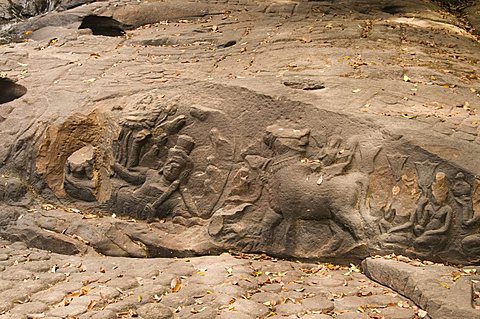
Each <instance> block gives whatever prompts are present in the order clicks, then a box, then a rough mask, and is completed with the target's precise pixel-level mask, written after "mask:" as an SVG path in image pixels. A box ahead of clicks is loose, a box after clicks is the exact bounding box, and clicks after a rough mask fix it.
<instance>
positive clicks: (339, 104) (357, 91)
mask: <svg viewBox="0 0 480 319" xmlns="http://www.w3.org/2000/svg"><path fill="white" fill-rule="evenodd" d="M8 32H9V34H10V35H11V36H14V37H16V38H19V39H21V40H23V41H24V42H22V43H11V44H8V45H4V46H1V47H0V51H1V56H0V66H1V70H0V71H1V73H2V76H5V77H8V78H9V79H11V80H12V81H13V82H15V85H18V86H20V85H21V86H22V87H24V88H26V90H27V91H26V93H25V92H24V93H25V94H24V95H21V96H18V98H16V99H13V100H10V101H9V102H7V103H4V104H1V107H0V140H1V141H2V143H1V144H0V158H1V170H2V173H3V176H4V177H2V178H5V179H8V180H9V182H10V183H12V185H14V187H13V188H12V189H13V190H15V191H13V192H11V191H10V190H8V191H6V192H5V193H4V195H3V198H4V202H5V203H4V204H2V215H1V221H2V222H1V225H0V233H1V234H2V236H4V237H7V238H9V239H11V240H21V241H24V242H27V243H28V244H29V245H32V246H35V247H38V248H44V249H50V250H52V251H56V252H59V253H70V254H76V253H79V252H83V253H90V252H92V250H94V251H96V252H100V253H103V254H106V255H112V256H132V257H145V256H151V257H152V256H190V255H200V254H206V253H213V252H219V251H225V250H229V249H232V250H236V251H244V252H265V253H269V254H272V255H276V256H286V257H299V258H312V259H324V260H327V259H332V260H335V261H351V260H360V259H363V258H365V257H367V256H369V255H373V254H377V253H382V254H384V253H390V252H395V253H401V254H404V255H409V256H418V257H422V258H428V259H431V260H437V261H449V262H457V263H475V262H479V261H480V250H479V247H480V245H479V243H480V233H479V228H478V227H479V223H480V180H479V179H478V176H480V160H479V158H478V156H477V155H476V154H477V153H478V152H479V151H480V137H479V135H478V134H479V129H478V124H479V123H480V116H479V115H478V114H477V112H478V109H479V107H480V104H479V93H478V90H479V84H480V80H479V78H478V77H479V73H478V70H479V68H478V64H479V58H480V53H479V52H480V50H479V43H478V41H477V40H478V39H477V38H476V36H475V35H473V34H471V33H469V32H468V31H467V30H466V29H465V28H464V24H463V23H461V22H460V21H459V20H458V19H457V18H456V17H455V16H453V15H451V14H449V13H447V12H445V11H442V10H441V9H440V7H438V6H436V5H435V4H434V3H432V2H429V1H423V2H419V1H408V0H398V1H395V3H394V4H392V2H391V1H376V2H372V1H249V0H243V1H240V0H238V1H234V0H231V1H161V2H160V1H159V2H156V1H153V2H131V1H115V0H112V1H107V2H96V3H91V4H87V5H83V6H78V7H75V8H72V9H69V10H65V11H56V12H51V13H48V14H46V15H42V16H37V17H33V18H31V19H29V20H27V21H25V22H22V23H18V24H15V25H13V26H11V28H10V29H9V31H8ZM12 81H11V83H13V82H12ZM2 94H4V93H3V92H2ZM17 95H18V94H17ZM284 310H285V311H286V312H288V311H290V310H289V309H284Z"/></svg>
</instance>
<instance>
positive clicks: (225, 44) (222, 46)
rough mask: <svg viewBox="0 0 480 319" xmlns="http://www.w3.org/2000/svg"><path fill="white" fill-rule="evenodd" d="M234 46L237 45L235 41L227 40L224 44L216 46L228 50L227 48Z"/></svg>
mask: <svg viewBox="0 0 480 319" xmlns="http://www.w3.org/2000/svg"><path fill="white" fill-rule="evenodd" d="M235 44H237V41H235V40H229V41H227V42H225V43H222V44H220V45H219V46H218V48H228V47H231V46H234V45H235Z"/></svg>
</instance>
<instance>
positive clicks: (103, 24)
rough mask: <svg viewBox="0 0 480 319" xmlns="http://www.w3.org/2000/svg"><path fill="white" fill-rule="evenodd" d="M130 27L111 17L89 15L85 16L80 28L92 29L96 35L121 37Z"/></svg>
mask: <svg viewBox="0 0 480 319" xmlns="http://www.w3.org/2000/svg"><path fill="white" fill-rule="evenodd" d="M128 27H129V26H128V25H125V24H123V23H121V22H120V21H117V20H115V19H112V18H109V17H103V16H95V15H89V16H86V17H84V18H83V20H82V23H81V24H80V26H79V27H78V28H79V29H90V30H92V33H93V34H94V35H104V36H108V37H119V36H123V35H124V34H125V30H126V29H128Z"/></svg>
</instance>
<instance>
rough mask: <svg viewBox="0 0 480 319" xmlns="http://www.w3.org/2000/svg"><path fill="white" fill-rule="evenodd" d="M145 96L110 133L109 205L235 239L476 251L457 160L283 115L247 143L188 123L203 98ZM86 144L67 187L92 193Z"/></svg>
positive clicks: (206, 116) (271, 248)
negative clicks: (177, 101) (184, 101)
mask: <svg viewBox="0 0 480 319" xmlns="http://www.w3.org/2000/svg"><path fill="white" fill-rule="evenodd" d="M153 101H154V99H152V97H151V96H146V97H145V98H142V99H141V100H140V101H138V102H137V104H136V105H134V107H133V110H130V112H129V114H128V116H127V117H126V118H125V119H124V120H123V121H122V122H121V123H120V132H119V134H118V138H117V139H116V140H115V141H114V143H113V155H114V158H115V161H114V163H113V164H112V167H111V168H108V169H111V171H112V172H113V175H112V176H111V181H109V183H108V184H109V185H110V184H111V185H112V191H111V192H112V196H111V199H110V201H109V205H110V208H111V210H112V211H113V212H115V213H117V214H119V215H125V216H131V217H134V218H137V219H144V220H147V221H153V220H157V219H167V220H171V221H173V222H175V223H180V224H183V225H186V226H191V225H205V224H208V226H207V227H208V232H209V234H210V235H211V236H212V238H214V240H215V241H216V242H217V243H220V244H222V245H226V246H228V247H232V248H235V249H242V250H245V251H262V252H271V253H275V254H286V255H298V256H304V257H305V256H314V257H322V256H340V255H348V254H349V253H351V252H359V254H365V248H366V247H367V245H370V244H369V243H374V244H375V243H376V244H378V246H379V248H380V249H383V250H384V251H388V250H391V249H393V250H398V249H404V250H405V251H407V252H413V253H415V254H419V255H422V256H429V254H430V255H431V254H434V253H436V252H440V251H445V250H447V249H450V248H449V247H450V246H451V247H453V246H455V245H457V244H455V243H459V244H458V245H460V246H461V250H462V251H463V253H464V254H465V255H466V256H468V255H473V256H478V254H479V253H480V252H479V250H480V249H478V246H479V243H480V232H479V230H478V225H480V212H479V211H480V207H478V206H480V204H478V203H480V190H479V189H480V188H479V187H478V182H477V184H476V186H475V187H472V186H471V184H470V182H469V181H470V177H468V176H466V175H465V174H464V173H463V172H458V171H456V172H455V173H452V169H446V170H445V172H444V171H443V166H442V169H440V168H439V167H440V166H441V165H440V163H439V162H435V161H429V160H423V161H415V160H414V157H412V156H411V155H408V156H407V155H404V154H401V153H389V154H386V156H384V159H385V160H384V161H383V164H382V165H383V166H378V164H377V162H378V157H379V156H378V155H379V154H380V153H382V145H380V144H378V142H375V141H374V142H372V143H370V142H369V141H365V140H363V141H362V142H359V141H360V140H361V136H352V135H344V134H342V133H341V132H340V131H339V130H338V129H337V130H332V132H333V133H329V132H328V130H327V131H321V132H320V133H319V132H315V135H314V136H312V130H314V128H312V129H310V128H305V126H301V125H294V124H292V123H288V122H282V123H281V124H280V122H279V123H278V124H274V125H270V126H267V127H266V128H264V132H263V134H262V136H259V137H258V138H257V140H255V141H247V144H245V143H246V141H245V140H242V138H241V136H237V137H233V136H234V135H232V134H230V132H229V131H228V129H227V130H225V126H223V129H222V130H221V129H219V128H218V127H216V126H214V125H212V124H208V125H206V126H205V127H206V128H207V129H206V130H204V131H202V132H201V134H195V133H194V134H192V133H189V134H190V135H189V134H186V133H185V132H184V131H185V130H187V128H191V127H196V126H197V125H205V124H206V123H209V121H210V120H211V112H212V110H210V109H208V108H204V107H203V108H202V107H198V106H195V107H191V108H190V111H189V112H184V113H185V114H186V115H184V114H180V112H179V111H178V110H177V108H176V107H174V106H161V105H157V104H155V103H154V102H153ZM152 105H153V106H152ZM213 123H215V121H213ZM189 132H190V131H189ZM193 132H195V131H193ZM226 133H228V134H226ZM236 139H240V144H239V145H237V144H238V143H237V141H236ZM240 145H241V146H240ZM382 154H383V153H382ZM95 156H96V151H95V147H94V146H91V145H87V146H85V147H84V148H82V149H80V150H78V151H77V152H74V153H73V154H72V155H71V156H70V157H69V158H68V160H67V164H66V166H65V180H64V188H65V191H66V192H67V194H69V195H70V196H71V197H74V198H77V199H82V200H84V201H90V202H95V201H96V200H97V198H96V194H97V189H98V187H99V182H98V178H96V176H95V174H96V169H95V163H96V161H95ZM385 164H386V166H385ZM447 171H448V173H446V172H447ZM104 175H105V174H104ZM452 175H453V177H452ZM472 190H473V191H472ZM312 247H314V249H312Z"/></svg>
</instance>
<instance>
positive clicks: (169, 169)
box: [115, 135, 198, 220]
mask: <svg viewBox="0 0 480 319" xmlns="http://www.w3.org/2000/svg"><path fill="white" fill-rule="evenodd" d="M193 147H194V142H193V139H192V138H191V137H189V136H187V135H180V136H179V137H178V140H177V144H176V145H175V146H174V147H172V148H171V149H169V151H168V155H167V159H166V161H165V164H164V165H163V168H162V169H161V170H153V169H149V170H148V171H147V172H146V174H145V175H143V174H140V173H139V174H138V175H137V176H135V173H132V172H129V171H125V172H124V173H125V174H129V175H131V176H129V177H130V179H131V180H142V179H143V178H144V182H143V184H142V186H140V187H139V188H138V189H136V190H134V191H132V189H131V187H124V188H121V189H120V190H119V191H118V193H117V196H116V200H115V206H116V209H117V210H118V211H119V212H120V213H122V214H124V215H130V216H132V215H133V216H136V217H138V218H141V219H147V220H152V219H154V218H165V217H167V216H171V215H173V216H172V217H174V219H175V218H177V219H184V218H190V217H192V216H198V212H197V209H196V206H195V204H194V202H193V200H192V198H191V195H190V193H189V191H188V189H187V188H186V186H185V184H186V182H187V181H188V177H189V174H190V172H191V170H192V169H193V163H192V160H191V159H190V157H189V154H190V152H191V151H192V149H193ZM142 176H144V177H142Z"/></svg>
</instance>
